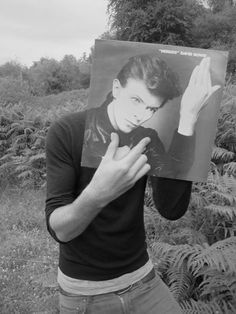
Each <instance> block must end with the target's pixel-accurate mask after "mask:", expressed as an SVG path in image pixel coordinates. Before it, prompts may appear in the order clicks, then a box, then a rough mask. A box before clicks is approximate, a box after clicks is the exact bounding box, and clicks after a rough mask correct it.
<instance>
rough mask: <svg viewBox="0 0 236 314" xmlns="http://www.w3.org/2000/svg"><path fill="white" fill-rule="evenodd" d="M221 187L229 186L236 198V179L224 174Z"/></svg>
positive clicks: (221, 178)
mask: <svg viewBox="0 0 236 314" xmlns="http://www.w3.org/2000/svg"><path fill="white" fill-rule="evenodd" d="M219 181H220V183H221V185H224V186H227V187H228V188H229V190H230V192H231V194H233V195H234V196H236V178H235V177H233V176H232V175H228V174H227V173H226V174H224V175H223V176H221V177H220V178H219Z"/></svg>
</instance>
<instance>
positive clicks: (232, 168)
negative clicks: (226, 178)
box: [224, 161, 236, 176]
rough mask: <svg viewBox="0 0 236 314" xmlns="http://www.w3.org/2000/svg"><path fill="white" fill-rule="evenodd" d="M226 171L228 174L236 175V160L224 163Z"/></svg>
mask: <svg viewBox="0 0 236 314" xmlns="http://www.w3.org/2000/svg"><path fill="white" fill-rule="evenodd" d="M224 171H225V172H226V173H227V174H228V175H234V176H236V162H235V161H231V162H229V163H227V164H225V165H224Z"/></svg>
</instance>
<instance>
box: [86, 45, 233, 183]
mask: <svg viewBox="0 0 236 314" xmlns="http://www.w3.org/2000/svg"><path fill="white" fill-rule="evenodd" d="M227 58H228V52H226V51H219V50H208V49H199V48H189V47H180V46H171V45H162V44H149V43H137V42H128V41H116V40H96V41H95V50H94V60H93V65H92V72H91V82H90V93H89V98H88V110H87V115H86V124H85V132H84V143H83V151H82V161H81V165H82V166H83V167H92V168H97V167H98V166H99V164H100V162H101V160H102V158H103V157H104V156H105V154H106V151H107V147H108V145H109V144H110V142H111V133H117V134H118V136H119V147H118V148H117V154H116V155H115V156H114V158H117V160H118V159H121V158H125V157H126V154H128V153H130V151H131V150H132V149H133V148H134V147H135V146H136V145H137V144H138V143H139V142H140V140H141V139H142V138H144V137H149V138H150V139H151V141H150V143H149V144H148V146H147V147H146V150H145V151H144V152H143V154H145V155H146V156H147V163H149V165H150V166H151V169H150V171H149V172H148V175H153V176H159V177H165V178H173V179H182V180H190V181H199V182H204V181H205V180H206V178H207V174H208V171H209V166H210V158H211V153H212V148H213V145H214V138H215V135H216V129H217V119H218V114H219V107H220V102H221V98H222V93H223V87H224V83H225V74H226V66H227Z"/></svg>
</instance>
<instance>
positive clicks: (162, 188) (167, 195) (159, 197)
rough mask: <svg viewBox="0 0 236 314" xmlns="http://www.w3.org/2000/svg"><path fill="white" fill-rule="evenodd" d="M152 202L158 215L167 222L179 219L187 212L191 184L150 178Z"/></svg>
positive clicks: (182, 181)
mask: <svg viewBox="0 0 236 314" xmlns="http://www.w3.org/2000/svg"><path fill="white" fill-rule="evenodd" d="M150 181H151V185H152V193H153V200H154V203H155V206H156V208H157V210H158V211H159V213H160V214H161V215H162V216H163V217H165V218H166V219H169V220H177V219H179V218H181V217H182V216H183V215H184V214H185V213H186V211H187V209H188V205H189V201H190V196H191V190H192V182H191V181H185V180H175V179H167V178H160V177H153V176H152V177H150Z"/></svg>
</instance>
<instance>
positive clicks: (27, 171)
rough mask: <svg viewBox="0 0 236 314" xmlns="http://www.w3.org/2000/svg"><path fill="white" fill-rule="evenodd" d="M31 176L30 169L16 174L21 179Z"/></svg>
mask: <svg viewBox="0 0 236 314" xmlns="http://www.w3.org/2000/svg"><path fill="white" fill-rule="evenodd" d="M31 176H32V171H31V170H26V171H23V172H21V173H20V174H18V175H17V177H18V178H19V179H23V180H26V179H27V178H29V177H31Z"/></svg>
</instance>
